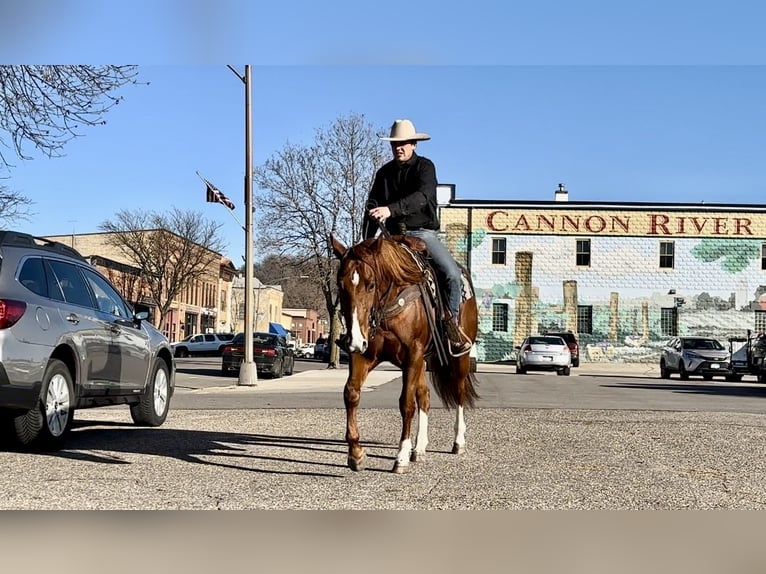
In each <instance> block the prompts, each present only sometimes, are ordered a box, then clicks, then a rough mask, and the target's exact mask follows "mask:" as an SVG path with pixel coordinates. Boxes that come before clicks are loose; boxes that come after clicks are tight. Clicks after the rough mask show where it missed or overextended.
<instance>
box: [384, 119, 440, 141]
mask: <svg viewBox="0 0 766 574" xmlns="http://www.w3.org/2000/svg"><path fill="white" fill-rule="evenodd" d="M380 139H382V140H386V141H389V142H406V141H411V140H414V141H422V140H430V139H431V136H429V135H428V134H421V133H418V132H416V131H415V126H414V125H412V122H411V121H410V120H395V121H394V123H393V124H392V125H391V135H389V136H388V137H383V136H380Z"/></svg>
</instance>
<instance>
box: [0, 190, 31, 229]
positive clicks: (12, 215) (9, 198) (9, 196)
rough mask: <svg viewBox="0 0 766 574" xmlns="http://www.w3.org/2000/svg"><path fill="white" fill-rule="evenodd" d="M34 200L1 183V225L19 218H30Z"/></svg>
mask: <svg viewBox="0 0 766 574" xmlns="http://www.w3.org/2000/svg"><path fill="white" fill-rule="evenodd" d="M30 205H32V200H31V199H29V198H28V197H25V196H23V195H21V194H20V193H18V192H16V191H13V190H11V189H9V188H8V187H6V186H5V185H0V227H7V226H8V223H10V222H12V221H18V220H19V219H24V220H29V216H30V211H29V206H30Z"/></svg>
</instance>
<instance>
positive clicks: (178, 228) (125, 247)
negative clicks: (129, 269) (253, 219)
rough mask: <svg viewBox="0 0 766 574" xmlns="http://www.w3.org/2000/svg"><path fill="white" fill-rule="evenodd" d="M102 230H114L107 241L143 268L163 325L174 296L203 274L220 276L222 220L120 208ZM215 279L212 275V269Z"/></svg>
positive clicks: (177, 211)
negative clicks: (218, 221)
mask: <svg viewBox="0 0 766 574" xmlns="http://www.w3.org/2000/svg"><path fill="white" fill-rule="evenodd" d="M99 228H100V229H101V230H102V231H105V232H107V233H111V234H112V235H111V236H110V237H109V238H108V240H107V243H108V244H109V245H111V246H113V247H116V248H117V249H119V250H120V251H121V252H122V253H123V255H125V257H126V258H127V259H128V260H129V261H130V262H131V264H133V265H135V266H136V267H137V268H138V269H140V272H141V278H142V279H143V280H144V281H145V283H144V284H145V285H146V289H147V291H148V295H149V297H150V298H151V299H152V301H153V302H154V304H155V305H156V306H157V310H158V311H159V314H160V323H159V328H160V330H162V329H163V328H164V327H165V321H166V315H167V313H168V311H170V307H171V305H172V303H173V301H174V300H176V299H178V298H179V296H180V295H181V293H182V292H183V291H184V290H185V289H186V288H187V287H193V286H194V284H195V283H196V282H198V281H201V280H203V279H205V278H208V279H210V280H212V279H217V277H218V267H219V265H220V263H221V252H222V251H223V249H224V247H225V243H224V241H223V239H222V238H221V235H220V228H221V224H219V223H216V222H214V221H212V220H209V219H206V218H205V217H203V216H202V214H200V213H199V212H196V211H182V210H180V209H178V208H175V207H174V208H172V209H171V210H169V211H163V212H154V211H142V210H136V211H129V210H121V211H118V212H117V214H116V215H115V216H114V219H110V220H107V221H104V222H103V223H102V224H101V225H100V226H99ZM211 268H213V269H215V270H216V271H215V277H209V273H210V269H211Z"/></svg>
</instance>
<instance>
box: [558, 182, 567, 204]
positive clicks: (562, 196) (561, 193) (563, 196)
mask: <svg viewBox="0 0 766 574" xmlns="http://www.w3.org/2000/svg"><path fill="white" fill-rule="evenodd" d="M554 200H555V201H569V192H568V191H567V190H566V188H565V187H564V184H563V183H560V184H559V188H558V189H557V190H556V194H555V196H554Z"/></svg>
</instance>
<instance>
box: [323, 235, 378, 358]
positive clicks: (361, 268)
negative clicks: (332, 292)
mask: <svg viewBox="0 0 766 574" xmlns="http://www.w3.org/2000/svg"><path fill="white" fill-rule="evenodd" d="M331 242H332V248H333V253H334V254H335V256H336V257H337V258H338V259H340V267H339V268H338V278H337V282H338V298H339V300H340V311H341V314H342V316H343V322H344V323H345V325H346V330H347V333H346V335H347V337H348V338H349V341H348V344H349V345H348V347H349V348H348V350H349V351H350V352H352V353H354V352H358V353H364V352H365V351H366V350H367V347H368V346H369V339H370V337H371V325H372V324H373V321H372V317H373V310H374V309H375V307H376V304H377V303H379V301H378V284H377V277H376V272H375V268H374V267H373V266H372V265H371V263H370V262H371V261H373V256H374V254H373V251H372V250H371V248H370V246H371V244H372V243H373V242H374V240H366V241H363V242H362V243H360V244H358V245H356V246H354V247H353V248H350V249H349V248H347V247H346V246H345V245H343V244H342V243H340V242H339V241H338V240H336V239H335V237H331Z"/></svg>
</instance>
